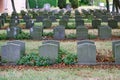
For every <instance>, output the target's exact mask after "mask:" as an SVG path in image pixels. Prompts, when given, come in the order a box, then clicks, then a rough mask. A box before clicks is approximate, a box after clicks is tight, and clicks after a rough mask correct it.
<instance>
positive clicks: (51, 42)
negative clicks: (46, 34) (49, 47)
mask: <svg viewBox="0 0 120 80" xmlns="http://www.w3.org/2000/svg"><path fill="white" fill-rule="evenodd" d="M48 43H50V44H55V45H57V46H58V49H59V48H60V42H59V41H56V40H45V41H43V42H42V44H48Z"/></svg>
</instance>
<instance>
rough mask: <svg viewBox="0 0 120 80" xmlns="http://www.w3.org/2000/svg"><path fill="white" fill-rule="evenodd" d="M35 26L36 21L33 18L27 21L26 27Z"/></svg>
mask: <svg viewBox="0 0 120 80" xmlns="http://www.w3.org/2000/svg"><path fill="white" fill-rule="evenodd" d="M33 26H34V21H33V20H27V21H26V29H30V28H32V27H33Z"/></svg>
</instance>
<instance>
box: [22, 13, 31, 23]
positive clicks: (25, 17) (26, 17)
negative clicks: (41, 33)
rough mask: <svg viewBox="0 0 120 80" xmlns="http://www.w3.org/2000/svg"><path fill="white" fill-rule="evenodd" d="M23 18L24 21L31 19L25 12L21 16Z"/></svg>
mask: <svg viewBox="0 0 120 80" xmlns="http://www.w3.org/2000/svg"><path fill="white" fill-rule="evenodd" d="M23 19H24V21H25V22H26V21H28V20H30V19H31V16H29V15H28V14H25V15H24V16H23Z"/></svg>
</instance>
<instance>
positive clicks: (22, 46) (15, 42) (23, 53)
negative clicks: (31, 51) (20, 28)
mask: <svg viewBox="0 0 120 80" xmlns="http://www.w3.org/2000/svg"><path fill="white" fill-rule="evenodd" d="M11 43H13V44H17V45H20V47H21V55H22V56H24V55H25V42H23V41H20V40H14V41H9V42H7V44H11Z"/></svg>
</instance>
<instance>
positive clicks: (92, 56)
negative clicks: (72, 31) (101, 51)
mask: <svg viewBox="0 0 120 80" xmlns="http://www.w3.org/2000/svg"><path fill="white" fill-rule="evenodd" d="M77 54H78V64H88V65H93V64H96V46H95V45H94V44H91V43H83V44H79V45H78V46H77Z"/></svg>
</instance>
